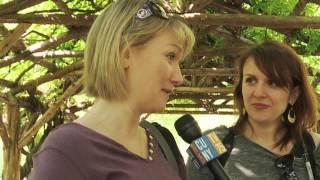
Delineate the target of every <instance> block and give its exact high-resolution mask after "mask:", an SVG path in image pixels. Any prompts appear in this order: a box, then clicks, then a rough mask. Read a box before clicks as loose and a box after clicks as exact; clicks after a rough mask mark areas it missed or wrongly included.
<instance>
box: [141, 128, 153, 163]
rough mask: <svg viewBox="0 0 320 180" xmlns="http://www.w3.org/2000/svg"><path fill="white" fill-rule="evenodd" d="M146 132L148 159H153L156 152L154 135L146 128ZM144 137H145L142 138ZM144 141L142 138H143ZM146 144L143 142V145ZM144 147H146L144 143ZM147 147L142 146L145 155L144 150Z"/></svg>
mask: <svg viewBox="0 0 320 180" xmlns="http://www.w3.org/2000/svg"><path fill="white" fill-rule="evenodd" d="M145 134H146V136H147V147H146V148H147V155H146V156H147V160H149V161H152V160H153V159H154V157H153V154H154V144H153V136H152V135H151V133H150V131H149V129H145ZM141 139H143V138H141ZM141 141H142V140H141ZM142 144H144V143H143V142H141V145H142ZM142 147H145V146H144V145H143V146H142ZM144 150H145V148H141V152H142V153H141V154H142V155H143V157H144V154H145V153H144V152H145V151H144Z"/></svg>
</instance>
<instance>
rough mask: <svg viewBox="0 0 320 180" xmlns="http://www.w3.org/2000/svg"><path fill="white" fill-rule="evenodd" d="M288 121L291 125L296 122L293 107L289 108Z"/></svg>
mask: <svg viewBox="0 0 320 180" xmlns="http://www.w3.org/2000/svg"><path fill="white" fill-rule="evenodd" d="M288 121H289V123H291V124H293V123H294V122H295V121H296V113H295V112H294V110H293V106H291V107H290V109H289V113H288Z"/></svg>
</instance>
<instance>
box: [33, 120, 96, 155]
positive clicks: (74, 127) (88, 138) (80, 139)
mask: <svg viewBox="0 0 320 180" xmlns="http://www.w3.org/2000/svg"><path fill="white" fill-rule="evenodd" d="M95 136H96V135H94V132H93V131H92V130H89V129H87V128H86V127H84V126H81V125H80V124H77V123H68V124H63V125H60V126H59V127H57V128H56V129H54V130H53V131H51V132H50V133H49V135H48V137H47V138H46V139H45V141H44V142H43V144H42V145H41V148H40V150H39V151H38V152H37V154H40V153H43V152H44V151H48V150H49V151H48V152H47V153H49V152H52V150H54V151H58V152H60V153H62V154H64V155H67V156H71V157H73V156H74V154H77V155H85V154H82V153H84V152H85V151H86V150H89V149H88V148H89V147H90V144H92V142H93V140H94V139H95Z"/></svg>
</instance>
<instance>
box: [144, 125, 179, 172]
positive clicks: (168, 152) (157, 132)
mask: <svg viewBox="0 0 320 180" xmlns="http://www.w3.org/2000/svg"><path fill="white" fill-rule="evenodd" d="M140 125H141V127H144V128H147V129H149V130H150V131H151V132H152V135H154V137H155V138H156V140H157V141H158V143H159V144H160V146H161V149H162V151H163V153H164V154H165V156H166V158H167V160H168V161H169V163H170V164H171V165H172V167H173V168H174V170H176V172H178V174H180V171H179V165H178V160H177V158H178V156H177V155H176V154H175V153H174V151H173V149H172V148H171V147H172V146H171V147H170V146H169V142H171V143H170V144H172V139H173V136H172V134H171V133H170V132H169V130H167V129H166V128H164V127H162V126H161V125H160V124H158V123H150V122H148V121H146V120H142V121H141V122H140ZM166 131H167V132H166ZM168 134H169V135H168ZM170 135H171V137H170ZM165 137H166V138H167V139H165ZM173 141H174V143H175V140H174V139H173ZM175 146H177V145H176V143H175ZM178 151H179V149H178ZM179 154H180V152H179Z"/></svg>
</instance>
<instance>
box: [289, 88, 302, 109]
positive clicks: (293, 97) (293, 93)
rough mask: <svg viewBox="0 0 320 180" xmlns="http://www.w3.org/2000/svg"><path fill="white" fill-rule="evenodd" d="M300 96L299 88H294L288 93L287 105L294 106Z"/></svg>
mask: <svg viewBox="0 0 320 180" xmlns="http://www.w3.org/2000/svg"><path fill="white" fill-rule="evenodd" d="M299 95H300V88H299V87H298V86H296V87H294V88H293V89H292V90H291V92H290V97H289V104H291V105H294V103H295V102H296V101H297V99H298V97H299Z"/></svg>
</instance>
